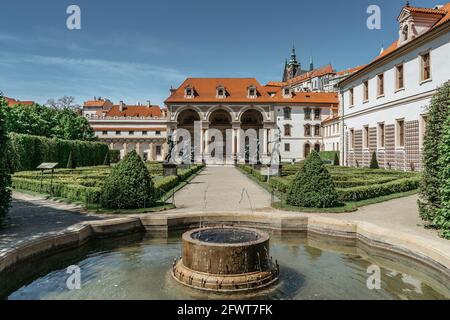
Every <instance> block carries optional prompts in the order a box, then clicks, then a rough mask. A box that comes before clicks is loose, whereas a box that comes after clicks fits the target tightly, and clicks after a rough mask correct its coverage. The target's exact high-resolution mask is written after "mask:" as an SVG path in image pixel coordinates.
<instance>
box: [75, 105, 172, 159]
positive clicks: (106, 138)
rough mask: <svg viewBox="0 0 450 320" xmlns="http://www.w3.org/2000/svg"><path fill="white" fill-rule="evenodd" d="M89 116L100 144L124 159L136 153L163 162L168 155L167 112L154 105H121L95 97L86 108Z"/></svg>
mask: <svg viewBox="0 0 450 320" xmlns="http://www.w3.org/2000/svg"><path fill="white" fill-rule="evenodd" d="M82 113H83V116H85V117H86V118H87V119H88V121H89V124H90V125H91V127H92V128H93V130H94V131H95V135H96V137H97V138H98V140H99V141H101V142H105V143H107V144H108V145H109V146H110V149H113V150H119V151H120V155H121V158H123V157H124V156H125V155H126V154H127V153H128V152H130V151H131V150H135V151H136V152H137V153H138V154H139V155H140V156H141V157H142V159H143V160H144V161H162V160H164V158H165V156H166V153H167V143H166V140H167V135H166V132H167V118H166V110H164V109H163V110H162V109H161V108H160V107H159V106H155V105H151V103H150V101H148V102H147V104H145V105H140V104H138V105H126V104H125V103H124V102H123V101H120V102H119V104H118V105H115V104H113V103H112V102H111V101H109V100H108V99H102V98H94V100H91V101H86V102H85V103H84V105H83V111H82Z"/></svg>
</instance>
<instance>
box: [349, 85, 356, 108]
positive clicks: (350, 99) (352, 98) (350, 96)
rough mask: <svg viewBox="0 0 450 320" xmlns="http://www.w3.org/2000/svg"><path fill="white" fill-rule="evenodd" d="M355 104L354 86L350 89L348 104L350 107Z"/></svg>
mask: <svg viewBox="0 0 450 320" xmlns="http://www.w3.org/2000/svg"><path fill="white" fill-rule="evenodd" d="M354 104H355V100H354V97H353V88H351V89H350V90H348V105H349V106H350V107H353V105H354Z"/></svg>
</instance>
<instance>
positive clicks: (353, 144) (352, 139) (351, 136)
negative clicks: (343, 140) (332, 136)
mask: <svg viewBox="0 0 450 320" xmlns="http://www.w3.org/2000/svg"><path fill="white" fill-rule="evenodd" d="M350 149H355V130H354V129H350Z"/></svg>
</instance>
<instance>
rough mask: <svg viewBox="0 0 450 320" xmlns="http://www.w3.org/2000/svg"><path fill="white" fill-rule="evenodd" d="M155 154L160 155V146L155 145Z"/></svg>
mask: <svg viewBox="0 0 450 320" xmlns="http://www.w3.org/2000/svg"><path fill="white" fill-rule="evenodd" d="M156 155H157V156H160V155H161V146H156Z"/></svg>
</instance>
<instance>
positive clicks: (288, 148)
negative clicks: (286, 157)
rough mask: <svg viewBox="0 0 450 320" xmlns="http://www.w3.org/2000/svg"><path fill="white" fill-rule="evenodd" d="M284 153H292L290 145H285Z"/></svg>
mask: <svg viewBox="0 0 450 320" xmlns="http://www.w3.org/2000/svg"><path fill="white" fill-rule="evenodd" d="M284 151H286V152H289V151H291V145H290V144H289V143H285V144H284Z"/></svg>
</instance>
